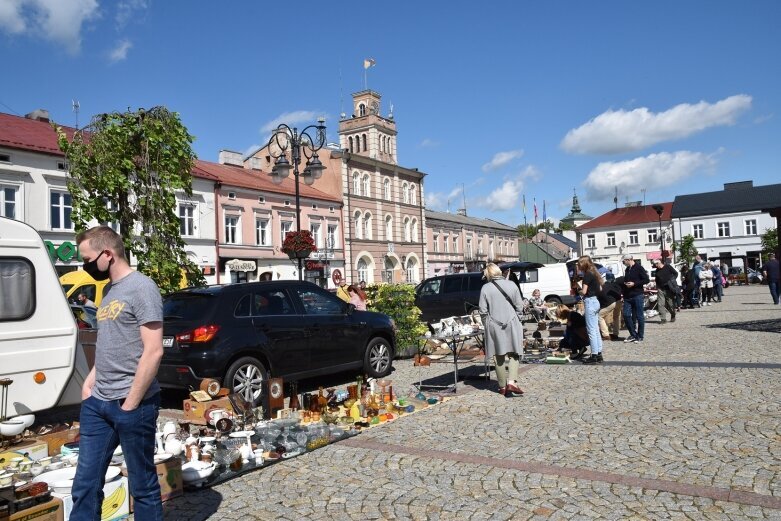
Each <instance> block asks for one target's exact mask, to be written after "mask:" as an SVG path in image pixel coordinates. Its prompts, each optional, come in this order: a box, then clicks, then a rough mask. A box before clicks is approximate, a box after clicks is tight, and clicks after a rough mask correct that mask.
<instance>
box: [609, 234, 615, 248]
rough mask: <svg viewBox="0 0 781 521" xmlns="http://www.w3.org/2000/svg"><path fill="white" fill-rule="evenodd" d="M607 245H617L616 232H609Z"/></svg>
mask: <svg viewBox="0 0 781 521" xmlns="http://www.w3.org/2000/svg"><path fill="white" fill-rule="evenodd" d="M607 245H608V246H615V245H616V234H615V233H613V232H610V233H608V234H607Z"/></svg>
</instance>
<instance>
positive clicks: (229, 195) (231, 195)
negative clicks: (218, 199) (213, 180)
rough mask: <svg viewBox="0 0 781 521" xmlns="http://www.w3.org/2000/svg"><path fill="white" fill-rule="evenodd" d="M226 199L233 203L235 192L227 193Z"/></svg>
mask: <svg viewBox="0 0 781 521" xmlns="http://www.w3.org/2000/svg"><path fill="white" fill-rule="evenodd" d="M228 199H230V200H231V201H235V200H236V192H228Z"/></svg>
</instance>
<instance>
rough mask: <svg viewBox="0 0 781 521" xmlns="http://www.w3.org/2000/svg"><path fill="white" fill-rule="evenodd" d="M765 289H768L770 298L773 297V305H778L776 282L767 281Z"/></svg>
mask: <svg viewBox="0 0 781 521" xmlns="http://www.w3.org/2000/svg"><path fill="white" fill-rule="evenodd" d="M767 287H768V288H770V296H771V297H773V304H778V281H777V280H770V281H768V283H767Z"/></svg>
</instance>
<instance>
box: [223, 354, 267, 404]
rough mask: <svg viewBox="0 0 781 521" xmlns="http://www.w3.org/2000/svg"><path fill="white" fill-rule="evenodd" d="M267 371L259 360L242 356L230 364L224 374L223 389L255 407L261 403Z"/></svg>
mask: <svg viewBox="0 0 781 521" xmlns="http://www.w3.org/2000/svg"><path fill="white" fill-rule="evenodd" d="M267 378H268V371H266V368H265V367H264V366H263V364H262V363H260V361H259V360H257V359H255V358H252V357H249V356H244V357H242V358H239V359H238V360H236V361H235V362H233V363H232V364H231V366H230V367H229V368H228V371H227V372H226V373H225V381H224V382H225V387H227V388H228V389H230V391H231V392H233V393H238V394H240V395H241V396H242V397H243V398H244V399H245V400H247V401H248V402H249V403H251V404H252V406H253V407H257V406H258V405H259V404H260V403H261V397H262V396H263V388H264V387H265V382H266V379H267Z"/></svg>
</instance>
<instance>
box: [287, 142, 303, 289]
mask: <svg viewBox="0 0 781 521" xmlns="http://www.w3.org/2000/svg"><path fill="white" fill-rule="evenodd" d="M300 146H301V144H300V143H299V142H298V132H297V129H296V128H295V127H294V128H293V139H292V143H291V147H290V155H291V156H292V159H293V177H295V180H296V231H297V232H300V231H301V196H300V195H299V189H298V163H299V162H300V161H301V151H300ZM303 264H304V259H302V258H301V257H298V280H304V272H303V269H302V268H303Z"/></svg>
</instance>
